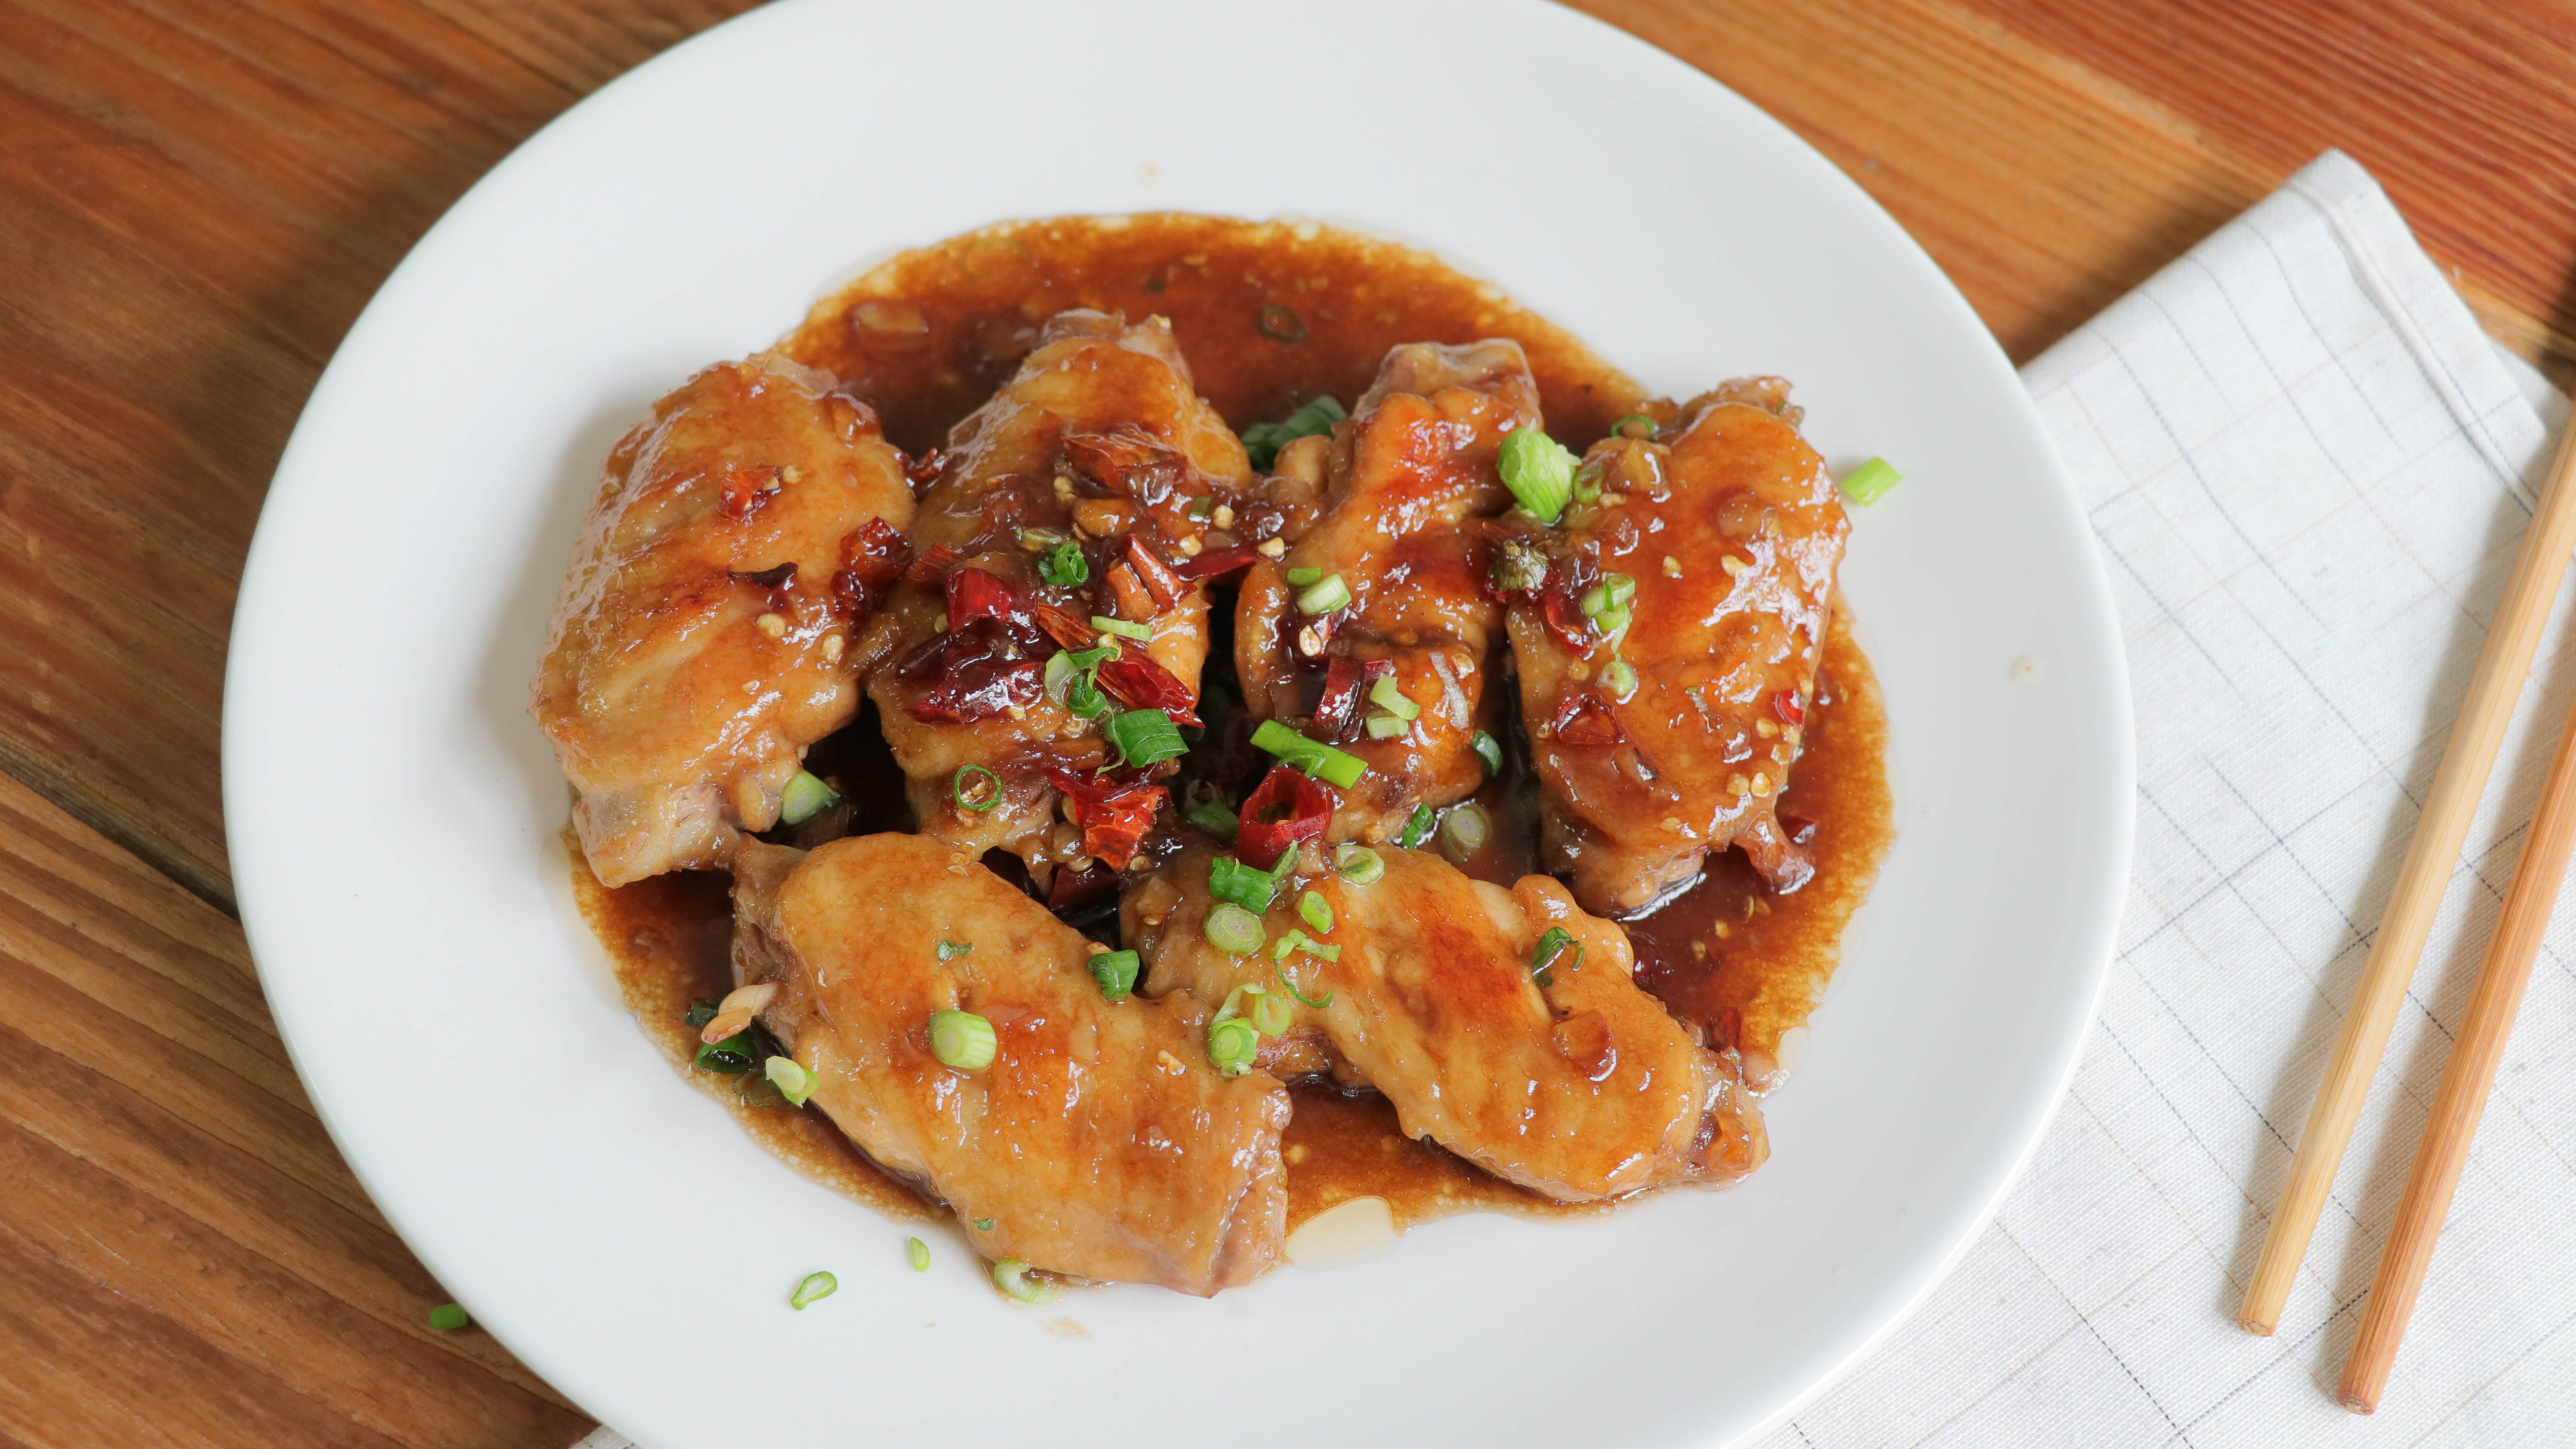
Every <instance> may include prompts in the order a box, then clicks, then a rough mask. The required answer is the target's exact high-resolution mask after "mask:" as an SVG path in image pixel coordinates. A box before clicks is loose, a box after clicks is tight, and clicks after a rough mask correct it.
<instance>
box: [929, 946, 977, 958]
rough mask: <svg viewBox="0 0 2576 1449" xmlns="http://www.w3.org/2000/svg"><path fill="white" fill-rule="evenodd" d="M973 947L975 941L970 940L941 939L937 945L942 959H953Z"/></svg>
mask: <svg viewBox="0 0 2576 1449" xmlns="http://www.w3.org/2000/svg"><path fill="white" fill-rule="evenodd" d="M974 949H975V943H974V942H972V941H942V942H940V943H939V946H938V955H939V959H940V960H942V961H954V960H956V959H957V958H958V957H960V956H963V955H965V954H966V953H967V952H969V951H972V950H974Z"/></svg>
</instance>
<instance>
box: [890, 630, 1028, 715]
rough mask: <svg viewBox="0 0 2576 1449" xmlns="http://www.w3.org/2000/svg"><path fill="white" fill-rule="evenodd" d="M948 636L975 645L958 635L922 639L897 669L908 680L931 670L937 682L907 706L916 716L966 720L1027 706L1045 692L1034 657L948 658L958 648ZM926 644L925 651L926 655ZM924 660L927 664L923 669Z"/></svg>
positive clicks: (995, 655)
mask: <svg viewBox="0 0 2576 1449" xmlns="http://www.w3.org/2000/svg"><path fill="white" fill-rule="evenodd" d="M951 640H958V641H959V642H963V643H968V644H970V645H971V644H973V643H975V642H977V641H971V640H964V639H962V636H958V635H953V634H941V635H937V636H935V637H933V638H930V639H925V640H923V641H922V645H920V646H916V647H915V648H914V650H913V652H912V653H911V654H908V655H906V656H904V663H903V665H902V666H899V667H898V669H897V671H896V672H897V673H898V674H900V675H903V676H904V677H906V678H907V679H910V678H912V677H913V676H914V675H915V674H916V673H932V674H935V675H936V676H937V678H938V682H937V683H935V684H933V685H932V686H931V687H930V688H929V689H928V690H925V691H924V692H923V693H922V695H921V697H920V698H919V699H916V700H914V701H912V702H911V703H910V704H909V705H907V706H905V710H906V712H907V713H909V714H910V715H911V716H912V717H913V718H914V719H917V720H920V721H922V722H923V723H925V724H965V723H968V722H970V721H973V720H979V719H991V718H992V717H993V716H995V715H997V714H1007V713H1009V712H1010V711H1011V710H1013V709H1014V708H1017V709H1027V708H1029V707H1031V706H1033V705H1035V704H1036V703H1037V702H1038V701H1039V700H1040V699H1043V698H1045V697H1046V667H1045V666H1044V665H1041V664H1039V663H1038V662H1037V661H1036V660H1034V659H1014V658H1010V657H1008V656H1006V655H1003V654H1000V653H998V652H995V653H988V654H984V655H981V656H976V657H968V658H966V659H964V660H962V661H959V660H954V659H952V657H951V656H952V655H953V654H954V653H956V652H958V651H956V650H955V649H954V647H953V646H951V645H950V641H951ZM924 646H926V647H927V649H928V651H929V653H928V654H927V656H926V657H925V653H924ZM925 665H928V666H930V667H929V668H926V669H925V668H924V666H925Z"/></svg>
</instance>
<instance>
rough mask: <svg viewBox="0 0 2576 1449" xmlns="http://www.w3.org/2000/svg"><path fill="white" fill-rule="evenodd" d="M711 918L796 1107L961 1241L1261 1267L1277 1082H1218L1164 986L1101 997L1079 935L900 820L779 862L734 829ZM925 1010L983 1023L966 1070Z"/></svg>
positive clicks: (1197, 1028) (1129, 1270)
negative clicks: (951, 1057) (812, 1111)
mask: <svg viewBox="0 0 2576 1449" xmlns="http://www.w3.org/2000/svg"><path fill="white" fill-rule="evenodd" d="M734 919H735V936H734V941H735V945H734V964H735V971H736V974H737V976H738V977H740V979H741V980H742V981H743V983H744V984H746V985H750V984H755V983H760V982H771V983H775V984H776V986H777V987H778V990H777V992H776V993H775V995H774V996H772V997H771V999H770V1000H769V1001H768V1002H767V1004H766V1005H765V1006H764V1007H762V1008H761V1020H762V1021H763V1023H764V1024H765V1025H767V1026H768V1027H769V1029H770V1031H771V1032H772V1033H773V1034H774V1035H776V1036H777V1037H778V1039H779V1041H780V1042H781V1043H783V1044H785V1045H786V1046H787V1047H788V1049H789V1050H790V1051H791V1052H793V1053H794V1055H795V1057H796V1060H797V1061H798V1063H800V1064H801V1065H803V1066H804V1067H805V1068H806V1069H807V1070H809V1071H811V1072H813V1073H814V1075H815V1079H816V1084H815V1086H814V1090H813V1096H812V1098H811V1101H812V1103H813V1104H814V1105H816V1106H819V1107H821V1108H822V1109H823V1110H824V1111H825V1112H827V1113H829V1114H830V1115H831V1118H832V1120H833V1121H834V1122H835V1123H837V1124H839V1126H840V1128H841V1130H842V1131H844V1132H847V1133H848V1134H849V1135H850V1136H851V1138H852V1139H854V1140H855V1141H856V1142H857V1143H858V1144H859V1146H860V1147H861V1148H862V1149H864V1150H865V1151H866V1152H867V1154H868V1155H869V1156H870V1157H872V1158H874V1159H876V1161H877V1162H879V1163H881V1164H883V1165H884V1166H885V1167H886V1168H887V1169H888V1170H889V1171H892V1172H894V1173H897V1174H899V1175H901V1176H903V1177H905V1178H908V1179H910V1180H911V1181H912V1182H914V1183H915V1184H917V1185H919V1186H920V1187H921V1188H922V1190H923V1191H924V1192H926V1193H927V1194H929V1195H931V1196H933V1197H935V1198H937V1199H939V1200H941V1201H944V1202H946V1203H948V1204H949V1205H951V1206H953V1207H954V1208H956V1210H957V1216H958V1218H959V1220H960V1221H961V1222H963V1223H964V1224H965V1227H966V1231H967V1234H968V1236H969V1237H970V1238H971V1239H972V1240H973V1242H974V1244H975V1246H976V1248H977V1249H978V1250H979V1251H981V1252H983V1253H985V1254H987V1255H989V1256H991V1257H994V1258H997V1259H998V1258H1006V1257H1007V1258H1018V1259H1020V1260H1022V1261H1024V1262H1027V1263H1029V1264H1032V1265H1034V1266H1036V1267H1039V1268H1045V1269H1051V1270H1054V1271H1057V1272H1062V1273H1070V1274H1076V1275H1079V1276H1081V1277H1085V1278H1097V1279H1105V1280H1117V1281H1126V1282H1144V1283H1160V1284H1163V1285H1164V1286H1166V1287H1170V1288H1177V1289H1179V1290H1181V1291H1182V1292H1184V1293H1195V1294H1199V1295H1202V1296H1204V1295H1207V1294H1211V1293H1214V1292H1216V1291H1217V1290H1218V1289H1220V1288H1227V1287H1231V1286H1233V1285H1235V1284H1238V1283H1242V1282H1246V1281H1248V1280H1250V1279H1251V1278H1253V1277H1256V1276H1258V1275H1259V1274H1260V1273H1261V1272H1262V1271H1263V1270H1264V1269H1266V1268H1268V1267H1269V1266H1270V1265H1271V1263H1272V1261H1273V1260H1274V1259H1275V1258H1276V1256H1277V1254H1278V1251H1279V1243H1280V1240H1281V1237H1282V1236H1283V1234H1284V1232H1285V1228H1286V1214H1287V1196H1286V1185H1285V1181H1284V1179H1283V1177H1282V1175H1281V1167H1280V1160H1279V1133H1280V1130H1281V1129H1282V1128H1283V1127H1285V1126H1286V1125H1287V1122H1288V1094H1287V1092H1286V1090H1285V1089H1284V1088H1282V1087H1281V1086H1280V1085H1279V1082H1278V1081H1277V1079H1276V1078H1273V1077H1270V1076H1268V1075H1265V1074H1262V1073H1257V1072H1256V1073H1250V1074H1246V1075H1242V1076H1236V1077H1225V1076H1220V1075H1219V1074H1218V1073H1217V1071H1216V1069H1215V1068H1214V1067H1212V1066H1210V1065H1209V1063H1208V1056H1207V1051H1206V1046H1205V1039H1206V1024H1207V1020H1208V1016H1209V1012H1208V1008H1207V1007H1205V1006H1204V1005H1201V1004H1200V1003H1199V1002H1198V1001H1197V1000H1196V999H1195V998H1193V997H1191V996H1189V995H1188V994H1187V993H1176V994H1172V995H1168V996H1165V997H1163V998H1162V999H1160V1000H1147V999H1144V998H1141V997H1130V998H1128V999H1125V1000H1122V1001H1117V1002H1111V1001H1109V1000H1108V999H1106V998H1105V997H1104V996H1103V994H1102V991H1101V988H1100V986H1099V985H1098V984H1097V983H1096V982H1095V981H1094V980H1093V979H1092V977H1091V975H1090V973H1089V971H1088V970H1087V968H1086V964H1085V963H1086V962H1087V961H1088V960H1089V958H1090V956H1091V955H1092V950H1091V948H1090V947H1089V946H1087V945H1085V944H1084V942H1083V939H1082V937H1081V936H1080V935H1079V934H1077V933H1076V932H1075V931H1073V930H1072V929H1071V928H1070V927H1067V926H1065V925H1064V924H1063V923H1061V922H1059V921H1058V920H1056V919H1055V917H1053V916H1051V915H1049V914H1048V913H1047V912H1046V910H1045V909H1044V908H1043V907H1041V906H1039V905H1038V904H1037V903H1036V902H1034V901H1032V900H1030V899H1029V898H1028V897H1027V896H1026V895H1023V894H1022V893H1021V892H1019V891H1018V890H1016V889H1014V888H1013V887H1011V886H1010V885H1008V884H1006V883H1004V882H1003V881H1002V880H1001V879H1000V878H999V877H997V876H995V875H994V874H993V873H992V872H991V871H988V870H986V869H985V868H984V867H983V866H982V865H980V864H978V863H976V861H975V860H974V859H973V858H972V857H970V856H966V855H962V854H960V853H958V852H956V851H954V850H952V849H951V848H950V847H948V846H946V845H943V844H941V843H939V842H938V841H935V840H930V839H927V838H925V837H922V836H915V835H868V836H854V837H850V838H848V839H843V840H836V841H833V842H832V843H831V844H828V845H825V846H823V847H822V848H820V849H818V850H816V851H814V852H813V853H812V854H810V855H806V856H803V857H801V858H800V857H799V856H798V855H797V853H796V852H794V851H790V850H786V849H784V848H782V847H777V846H769V845H762V844H759V843H756V842H755V843H752V844H748V845H746V846H745V847H744V848H743V850H742V851H741V852H740V855H739V856H738V858H737V860H736V869H735V906H734ZM943 957H944V958H945V959H943ZM945 1010H956V1011H965V1012H972V1013H974V1014H976V1015H977V1016H980V1017H982V1018H983V1019H984V1020H985V1021H986V1022H988V1023H989V1024H990V1025H991V1028H992V1032H993V1037H994V1041H995V1047H994V1052H993V1056H992V1060H991V1062H990V1063H989V1064H988V1065H985V1066H983V1067H980V1068H977V1069H974V1070H957V1069H952V1068H950V1067H947V1066H944V1065H942V1064H941V1063H940V1061H939V1059H938V1057H936V1056H935V1055H933V1053H932V1050H931V1045H930V1038H929V1024H930V1018H931V1014H932V1013H933V1012H938V1011H945Z"/></svg>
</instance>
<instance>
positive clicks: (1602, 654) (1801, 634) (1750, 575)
mask: <svg viewBox="0 0 2576 1449" xmlns="http://www.w3.org/2000/svg"><path fill="white" fill-rule="evenodd" d="M1666 412H1667V414H1668V416H1667V419H1666V423H1665V426H1664V427H1663V428H1662V431H1661V434H1660V437H1661V438H1663V439H1667V440H1669V441H1668V442H1667V441H1642V440H1637V439H1631V438H1615V437H1614V438H1610V439H1607V440H1605V441H1603V442H1601V443H1599V444H1597V445H1595V446H1594V447H1593V449H1592V450H1591V452H1590V453H1589V454H1587V455H1586V457H1585V459H1584V464H1583V473H1584V475H1585V476H1587V477H1589V476H1592V475H1594V474H1597V475H1598V477H1599V480H1600V487H1601V489H1602V493H1601V497H1600V500H1599V502H1598V503H1595V504H1583V503H1577V504H1576V505H1574V506H1573V507H1572V508H1570V509H1568V510H1567V513H1566V515H1565V518H1564V519H1563V520H1562V525H1563V526H1562V527H1561V528H1558V529H1554V530H1547V531H1545V536H1544V537H1541V538H1538V539H1536V540H1535V541H1536V542H1537V543H1538V545H1539V546H1540V547H1541V548H1543V549H1545V550H1546V551H1547V552H1548V553H1549V555H1550V562H1549V578H1548V582H1547V584H1546V586H1545V588H1543V589H1541V590H1539V591H1537V592H1536V593H1535V595H1533V596H1528V597H1524V598H1521V599H1519V600H1516V601H1515V602H1514V603H1513V605H1512V607H1511V611H1510V620H1509V624H1510V630H1511V640H1512V653H1513V658H1514V661H1515V662H1516V663H1517V664H1518V666H1519V669H1520V689H1521V708H1522V714H1523V718H1524V719H1525V720H1526V721H1527V724H1528V728H1529V736H1530V748H1531V754H1532V757H1533V760H1534V762H1535V764H1536V766H1537V770H1538V776H1539V779H1540V781H1541V782H1542V784H1543V786H1544V790H1543V793H1542V796H1541V806H1540V813H1541V844H1542V850H1543V859H1544V861H1545V864H1546V865H1547V868H1548V869H1550V870H1552V871H1555V872H1557V873H1558V874H1561V875H1568V876H1570V877H1571V879H1572V881H1573V884H1574V897H1575V899H1576V900H1578V901H1580V902H1581V903H1582V904H1583V906H1584V908H1585V909H1586V910H1590V911H1595V912H1598V913H1600V914H1602V915H1624V914H1629V913H1633V912H1636V911H1639V910H1642V909H1645V908H1646V907H1649V906H1651V905H1653V904H1655V903H1656V902H1657V901H1659V900H1661V899H1663V898H1664V897H1665V896H1666V895H1668V894H1670V893H1671V892H1673V891H1675V890H1678V889H1680V888H1682V887H1683V886H1686V885H1687V884H1688V883H1689V882H1690V881H1691V880H1692V879H1694V878H1696V877H1697V875H1698V874H1699V869H1700V864H1701V861H1702V860H1703V859H1704V858H1705V857H1706V856H1707V854H1708V852H1710V851H1711V850H1718V849H1724V848H1725V847H1727V846H1729V845H1737V846H1742V847H1743V849H1744V852H1745V854H1746V855H1747V856H1748V857H1749V858H1750V859H1751V860H1752V862H1753V865H1754V868H1755V869H1757V870H1758V871H1760V872H1761V874H1762V876H1763V878H1764V879H1765V880H1766V881H1767V882H1769V884H1770V885H1771V887H1772V888H1773V889H1774V890H1780V891H1790V890H1795V889H1797V888H1798V887H1799V886H1801V885H1804V884H1805V883H1806V881H1807V879H1808V877H1809V876H1811V875H1812V874H1813V873H1814V870H1815V867H1814V865H1813V864H1812V862H1811V861H1810V860H1809V859H1808V858H1807V856H1806V854H1805V852H1804V850H1803V849H1802V848H1801V846H1800V844H1799V843H1798V841H1797V839H1796V838H1795V837H1796V835H1797V834H1798V831H1797V822H1795V821H1792V822H1791V823H1790V825H1789V826H1788V827H1786V828H1784V827H1783V825H1782V823H1781V821H1780V820H1779V818H1778V816H1777V813H1776V811H1777V806H1778V803H1779V799H1780V793H1781V791H1783V790H1784V789H1786V788H1787V786H1788V782H1789V770H1790V767H1791V766H1792V765H1793V764H1794V763H1795V762H1796V760H1797V757H1798V750H1799V739H1800V733H1801V731H1800V725H1801V723H1802V722H1803V721H1804V719H1805V717H1806V707H1807V706H1808V704H1809V703H1811V702H1812V701H1813V700H1814V698H1815V685H1816V663H1817V659H1818V657H1819V653H1820V651H1821V650H1822V648H1823V640H1824V634H1825V623H1826V611H1827V610H1828V609H1829V608H1831V607H1832V600H1833V589H1834V571H1835V569H1836V567H1837V566H1838V565H1839V563H1840V562H1841V559H1842V551H1843V539H1844V536H1845V535H1846V534H1847V533H1848V532H1849V531H1850V523H1849V521H1848V520H1847V519H1846V518H1845V517H1844V515H1843V508H1842V502H1841V499H1840V498H1839V496H1838V495H1837V494H1836V492H1835V489H1834V483H1833V480H1832V478H1830V477H1829V476H1827V474H1826V472H1825V467H1824V461H1823V460H1822V459H1821V458H1819V457H1817V456H1816V452H1815V450H1814V449H1812V448H1810V447H1808V446H1807V444H1806V442H1805V441H1804V440H1803V439H1801V438H1800V437H1799V436H1798V430H1797V428H1796V427H1795V426H1794V425H1793V422H1792V421H1791V418H1792V416H1793V414H1791V413H1790V410H1789V408H1788V385H1787V384H1786V383H1782V382H1780V381H1778V380H1777V379H1755V380H1752V381H1749V382H1742V383H1730V384H1728V385H1726V386H1725V387H1722V388H1720V389H1718V390H1717V391H1715V392H1712V393H1709V394H1706V395H1703V396H1701V397H1699V398H1695V399H1693V400H1692V401H1691V402H1689V403H1688V404H1685V405H1684V406H1682V407H1681V408H1680V409H1678V410H1672V409H1669V408H1667V409H1666ZM1610 574H1619V575H1625V576H1626V577H1628V578H1630V579H1633V580H1635V584H1636V595H1635V598H1634V599H1633V600H1632V601H1631V602H1630V604H1629V605H1628V608H1629V612H1630V615H1631V619H1632V622H1631V623H1630V625H1629V628H1628V631H1627V634H1626V636H1625V637H1624V638H1622V639H1618V640H1615V641H1614V640H1611V639H1608V638H1606V637H1605V636H1604V633H1603V631H1602V629H1601V628H1600V627H1599V626H1598V625H1597V624H1595V623H1593V622H1592V621H1590V620H1588V619H1587V618H1586V617H1585V616H1584V615H1583V613H1582V612H1581V609H1580V607H1579V601H1580V597H1581V594H1582V593H1583V592H1584V591H1585V590H1588V589H1589V588H1591V587H1593V586H1595V585H1597V584H1599V583H1600V582H1601V581H1602V579H1603V578H1604V576H1605V575H1610ZM1614 658H1615V659H1622V660H1625V661H1626V663H1627V665H1628V667H1629V668H1630V669H1633V670H1634V671H1635V675H1636V687H1635V690H1634V692H1633V693H1631V694H1628V695H1627V696H1625V697H1624V698H1622V697H1616V696H1615V692H1614V681H1616V679H1617V676H1616V674H1615V672H1612V671H1611V667H1610V666H1611V663H1612V660H1613V659H1614Z"/></svg>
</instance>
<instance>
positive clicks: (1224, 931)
mask: <svg viewBox="0 0 2576 1449" xmlns="http://www.w3.org/2000/svg"><path fill="white" fill-rule="evenodd" d="M1199 929H1200V931H1201V932H1202V933H1203V934H1204V935H1205V936H1206V937H1207V941H1208V944H1209V945H1211V946H1214V947H1215V948H1217V949H1218V950H1220V951H1223V952H1224V953H1225V954H1227V955H1229V956H1249V955H1251V954H1252V953H1254V952H1255V951H1258V950H1260V949H1261V918H1260V917H1259V916H1256V915H1254V914H1253V913H1252V912H1251V911H1249V910H1246V909H1245V908H1243V907H1242V906H1239V905H1236V904H1235V903H1234V902H1232V901H1219V902H1217V903H1216V905H1215V907H1214V908H1213V909H1211V910H1210V911H1209V912H1208V913H1207V920H1206V922H1205V923H1204V924H1203V925H1201V926H1200V928H1199Z"/></svg>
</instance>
